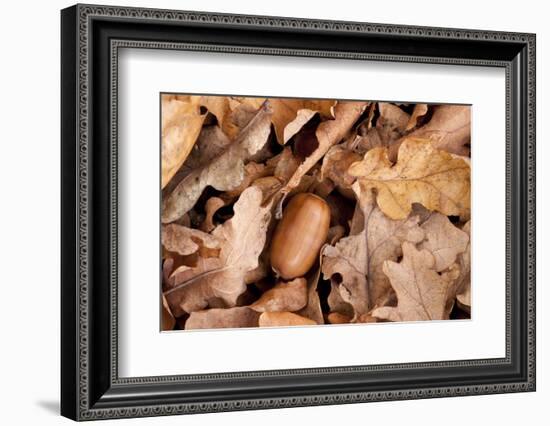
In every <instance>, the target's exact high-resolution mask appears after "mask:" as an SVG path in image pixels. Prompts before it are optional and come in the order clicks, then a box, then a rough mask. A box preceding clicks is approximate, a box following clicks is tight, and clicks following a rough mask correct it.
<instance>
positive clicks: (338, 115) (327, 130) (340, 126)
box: [277, 102, 368, 217]
mask: <svg viewBox="0 0 550 426" xmlns="http://www.w3.org/2000/svg"><path fill="white" fill-rule="evenodd" d="M367 105H368V102H338V103H337V104H336V106H335V107H334V119H333V120H327V121H323V122H322V123H321V124H319V126H318V127H317V130H316V131H315V136H316V138H317V142H318V146H317V148H316V149H315V150H314V151H313V152H312V153H311V154H310V155H309V156H308V157H307V158H306V159H305V160H304V161H303V162H302V164H300V165H299V166H298V168H297V169H296V171H295V172H294V173H293V175H292V176H291V177H290V179H289V180H288V182H287V183H286V185H285V186H284V187H283V188H282V189H281V194H282V195H283V196H282V197H281V200H280V202H279V205H278V207H277V217H280V216H281V215H282V203H283V201H284V198H285V196H286V195H288V194H289V193H290V192H291V191H292V190H293V189H294V188H296V187H297V186H298V185H299V184H300V181H301V180H302V177H303V176H304V175H305V174H306V173H307V172H309V171H310V169H311V168H312V167H313V166H315V164H317V162H318V161H319V160H320V159H321V158H323V156H324V155H325V154H326V153H327V151H328V150H329V149H330V147H331V146H333V145H336V144H337V143H338V142H340V141H341V140H342V139H343V138H344V137H345V136H346V134H347V133H348V132H349V130H350V129H351V127H352V126H353V125H354V124H355V122H356V121H357V120H358V119H359V117H360V116H361V114H362V113H363V111H364V110H365V108H366V107H367Z"/></svg>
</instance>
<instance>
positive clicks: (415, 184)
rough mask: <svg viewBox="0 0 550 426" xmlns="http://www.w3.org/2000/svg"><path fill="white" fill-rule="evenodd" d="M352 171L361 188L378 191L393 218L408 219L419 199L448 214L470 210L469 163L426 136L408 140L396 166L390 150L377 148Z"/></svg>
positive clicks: (386, 210)
mask: <svg viewBox="0 0 550 426" xmlns="http://www.w3.org/2000/svg"><path fill="white" fill-rule="evenodd" d="M348 172H349V173H350V174H351V175H353V176H356V177H357V179H358V181H359V185H360V187H361V191H368V190H369V189H371V188H372V189H375V190H376V191H377V197H376V201H377V203H378V206H379V207H380V209H381V210H382V211H383V212H384V213H385V214H386V215H388V216H389V217H390V218H392V219H405V218H407V216H408V215H409V213H410V212H411V208H412V204H413V203H415V202H416V203H420V204H422V205H423V206H424V207H426V208H428V209H430V210H435V211H439V212H441V213H443V214H444V215H447V216H450V215H455V216H468V215H469V213H470V166H469V164H468V163H467V162H465V161H464V160H463V159H462V158H456V157H453V156H452V155H451V154H449V153H448V152H446V151H440V150H437V149H435V148H434V147H433V146H432V145H431V144H430V143H429V141H427V140H425V139H406V140H405V141H404V142H403V143H402V144H401V147H400V148H399V156H398V159H397V163H396V164H395V165H392V163H391V162H390V160H389V159H388V156H387V150H385V149H383V148H375V149H372V150H370V151H368V152H367V153H366V155H365V157H364V158H363V160H362V161H361V162H358V163H354V164H352V165H351V167H350V168H349V170H348Z"/></svg>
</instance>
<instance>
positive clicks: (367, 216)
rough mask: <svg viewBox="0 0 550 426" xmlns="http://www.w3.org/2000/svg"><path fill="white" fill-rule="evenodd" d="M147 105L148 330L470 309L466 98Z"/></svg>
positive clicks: (442, 316) (209, 99)
mask: <svg viewBox="0 0 550 426" xmlns="http://www.w3.org/2000/svg"><path fill="white" fill-rule="evenodd" d="M161 108H162V110H161V134H162V137H161V139H162V140H161V149H162V154H161V158H162V165H161V186H162V212H161V220H162V229H161V242H162V271H161V276H162V297H161V298H160V309H161V311H162V330H190V329H209V328H238V327H273V326H307V325H320V324H347V323H374V322H387V321H424V320H448V319H465V318H469V317H470V310H471V301H470V226H471V220H470V148H469V147H470V107H468V106H462V105H431V104H406V103H388V102H367V101H336V100H313V99H312V100H310V99H283V98H247V97H234V96H193V95H166V94H165V95H162V100H161ZM297 194H303V195H300V196H299V197H296V195H297ZM293 200H294V203H293ZM290 205H292V208H290V207H289V206H290ZM287 207H289V208H288V209H287ZM290 215H293V216H292V217H290ZM283 224H284V225H283ZM274 235H275V236H276V240H277V244H275V243H273V245H272V240H273V241H275V240H274V239H273V237H274ZM319 242H320V243H319ZM275 250H276V251H277V253H274V251H275ZM275 259H276V261H277V263H275ZM272 262H273V264H272ZM275 264H277V265H278V268H279V269H278V268H276V267H275V266H274V265H275ZM281 265H283V266H286V267H285V268H284V270H285V271H286V272H285V273H282V272H281V273H280V275H279V273H278V272H277V271H282V270H283V269H281V268H280V266H281ZM283 277H284V278H283Z"/></svg>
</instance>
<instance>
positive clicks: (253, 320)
mask: <svg viewBox="0 0 550 426" xmlns="http://www.w3.org/2000/svg"><path fill="white" fill-rule="evenodd" d="M259 317H260V314H259V313H258V312H255V311H253V310H252V309H248V308H247V307H235V308H227V309H219V308H214V309H206V310H204V311H196V312H191V314H190V315H189V318H188V319H187V321H186V322H185V329H186V330H196V329H208V328H242V327H258V319H259Z"/></svg>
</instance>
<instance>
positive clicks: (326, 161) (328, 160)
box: [321, 145, 361, 188]
mask: <svg viewBox="0 0 550 426" xmlns="http://www.w3.org/2000/svg"><path fill="white" fill-rule="evenodd" d="M358 161H361V155H359V154H357V153H356V152H353V151H350V150H349V149H348V148H347V147H345V146H343V145H335V146H333V147H331V148H330V149H329V150H328V152H327V153H326V154H325V156H324V157H323V165H322V166H321V179H323V178H325V177H328V178H329V179H330V180H332V181H333V182H334V183H335V184H336V185H338V186H339V187H343V188H349V187H350V186H351V184H352V183H353V182H354V180H355V178H354V177H353V176H350V175H349V174H348V169H349V166H351V165H352V164H353V163H356V162H358Z"/></svg>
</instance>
